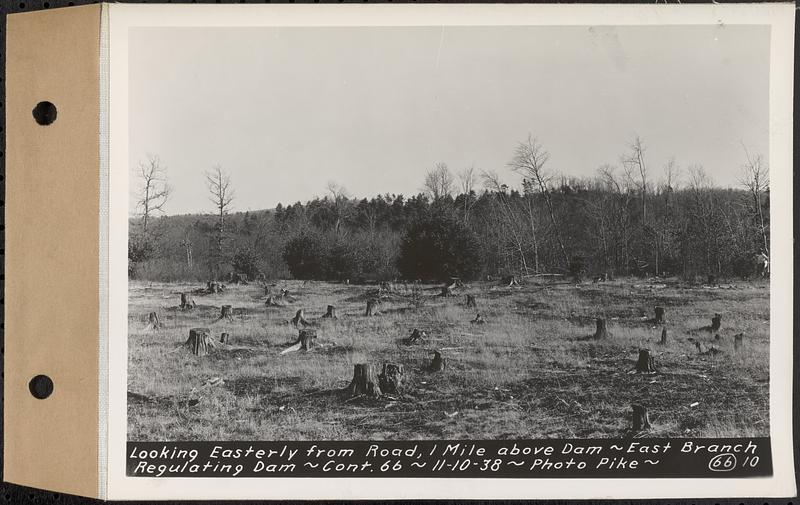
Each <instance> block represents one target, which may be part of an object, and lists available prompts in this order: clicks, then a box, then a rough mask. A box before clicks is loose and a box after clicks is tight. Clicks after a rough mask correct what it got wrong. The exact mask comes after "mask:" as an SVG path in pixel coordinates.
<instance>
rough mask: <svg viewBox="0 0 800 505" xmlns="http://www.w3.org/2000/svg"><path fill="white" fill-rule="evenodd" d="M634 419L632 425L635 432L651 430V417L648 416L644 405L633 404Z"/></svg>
mask: <svg viewBox="0 0 800 505" xmlns="http://www.w3.org/2000/svg"><path fill="white" fill-rule="evenodd" d="M631 410H632V415H631V417H632V419H631V424H632V427H633V431H637V432H638V431H645V430H649V429H650V417H649V415H648V414H647V408H646V407H645V406H644V405H637V404H633V405H632V406H631Z"/></svg>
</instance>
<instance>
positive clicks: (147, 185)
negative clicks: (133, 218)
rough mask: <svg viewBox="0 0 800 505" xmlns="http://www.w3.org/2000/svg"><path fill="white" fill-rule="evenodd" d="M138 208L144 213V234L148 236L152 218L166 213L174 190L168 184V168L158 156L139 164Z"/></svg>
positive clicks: (150, 157)
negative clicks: (157, 214)
mask: <svg viewBox="0 0 800 505" xmlns="http://www.w3.org/2000/svg"><path fill="white" fill-rule="evenodd" d="M138 175H139V179H140V181H141V187H140V189H139V201H138V202H137V206H138V208H140V209H141V212H142V232H143V234H144V235H147V227H148V224H149V221H150V217H151V216H152V215H153V214H154V213H157V212H164V210H163V209H164V205H165V204H166V203H167V200H169V196H170V194H171V193H172V188H171V187H170V185H169V183H168V182H167V167H165V166H163V165H162V164H161V160H160V159H159V158H158V156H154V155H148V156H147V161H144V162H139V174H138Z"/></svg>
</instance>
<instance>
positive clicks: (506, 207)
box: [481, 171, 528, 275]
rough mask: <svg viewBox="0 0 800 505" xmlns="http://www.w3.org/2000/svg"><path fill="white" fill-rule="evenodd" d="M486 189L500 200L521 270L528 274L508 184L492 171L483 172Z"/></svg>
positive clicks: (521, 238) (523, 245)
mask: <svg viewBox="0 0 800 505" xmlns="http://www.w3.org/2000/svg"><path fill="white" fill-rule="evenodd" d="M481 177H482V178H483V183H484V186H485V187H486V189H488V190H489V191H492V192H494V193H495V196H496V198H497V201H499V202H500V210H501V214H502V215H503V217H504V218H505V220H506V223H507V227H508V229H509V230H510V232H511V240H512V241H513V242H514V249H515V250H516V252H517V253H518V254H519V257H520V262H521V264H522V270H523V272H524V273H525V274H526V275H527V274H528V262H527V260H526V259H525V242H524V240H523V237H522V233H521V232H520V230H518V229H517V224H518V219H517V218H516V216H515V215H514V209H513V208H512V207H511V203H510V201H509V199H508V198H507V195H506V190H507V189H508V186H506V185H505V184H503V183H502V182H500V177H498V175H497V174H496V173H494V172H488V171H486V172H483V173H482V174H481Z"/></svg>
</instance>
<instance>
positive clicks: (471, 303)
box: [467, 295, 478, 309]
mask: <svg viewBox="0 0 800 505" xmlns="http://www.w3.org/2000/svg"><path fill="white" fill-rule="evenodd" d="M477 307H478V302H477V301H476V300H475V295H467V308H468V309H475V308H477Z"/></svg>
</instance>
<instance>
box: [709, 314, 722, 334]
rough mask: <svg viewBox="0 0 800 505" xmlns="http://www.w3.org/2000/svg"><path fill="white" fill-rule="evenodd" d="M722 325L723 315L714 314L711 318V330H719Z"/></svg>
mask: <svg viewBox="0 0 800 505" xmlns="http://www.w3.org/2000/svg"><path fill="white" fill-rule="evenodd" d="M721 327H722V315H721V314H714V317H712V318H711V331H712V332H715V331H719V329H720V328H721Z"/></svg>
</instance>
